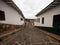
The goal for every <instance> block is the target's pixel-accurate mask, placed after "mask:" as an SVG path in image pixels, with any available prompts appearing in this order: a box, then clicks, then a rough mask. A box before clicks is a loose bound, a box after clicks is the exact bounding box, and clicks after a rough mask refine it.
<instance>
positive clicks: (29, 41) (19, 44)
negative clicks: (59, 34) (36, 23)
mask: <svg viewBox="0 0 60 45" xmlns="http://www.w3.org/2000/svg"><path fill="white" fill-rule="evenodd" d="M0 45H59V42H57V41H56V40H54V39H53V38H51V37H49V36H48V35H46V34H45V33H43V32H40V31H39V30H38V29H36V28H35V27H25V28H24V30H20V31H19V32H17V33H16V34H15V35H13V36H12V37H11V38H10V39H8V40H5V41H3V42H2V43H1V44H0Z"/></svg>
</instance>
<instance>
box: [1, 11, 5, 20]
mask: <svg viewBox="0 0 60 45" xmlns="http://www.w3.org/2000/svg"><path fill="white" fill-rule="evenodd" d="M0 20H1V21H3V20H5V12H4V11H1V10H0Z"/></svg>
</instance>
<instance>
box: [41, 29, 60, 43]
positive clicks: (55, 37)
mask: <svg viewBox="0 0 60 45" xmlns="http://www.w3.org/2000/svg"><path fill="white" fill-rule="evenodd" d="M40 31H41V32H43V33H45V34H47V35H48V36H50V37H52V38H54V39H55V40H57V41H58V42H60V36H58V35H55V34H52V33H49V32H46V31H42V30H40Z"/></svg>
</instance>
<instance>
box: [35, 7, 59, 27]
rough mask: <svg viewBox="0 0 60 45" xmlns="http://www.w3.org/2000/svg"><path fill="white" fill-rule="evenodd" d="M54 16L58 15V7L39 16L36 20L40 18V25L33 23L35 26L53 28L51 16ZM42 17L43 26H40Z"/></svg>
mask: <svg viewBox="0 0 60 45" xmlns="http://www.w3.org/2000/svg"><path fill="white" fill-rule="evenodd" d="M56 14H60V6H57V7H55V8H53V9H51V10H49V11H47V12H45V13H43V14H41V15H39V16H38V17H37V18H40V23H39V22H34V24H35V26H44V27H53V16H54V15H56ZM42 17H44V24H42Z"/></svg>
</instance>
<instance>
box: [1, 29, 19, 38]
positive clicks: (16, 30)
mask: <svg viewBox="0 0 60 45" xmlns="http://www.w3.org/2000/svg"><path fill="white" fill-rule="evenodd" d="M19 30H20V29H15V30H13V31H12V32H8V33H6V34H1V35H0V38H2V37H5V36H8V35H10V34H12V33H14V32H18V31H19Z"/></svg>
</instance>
